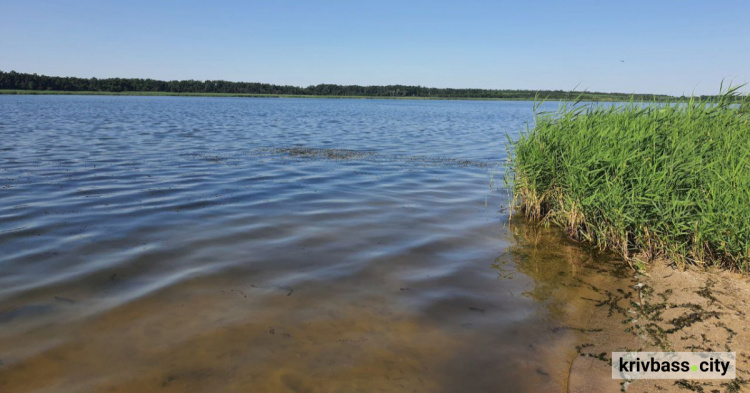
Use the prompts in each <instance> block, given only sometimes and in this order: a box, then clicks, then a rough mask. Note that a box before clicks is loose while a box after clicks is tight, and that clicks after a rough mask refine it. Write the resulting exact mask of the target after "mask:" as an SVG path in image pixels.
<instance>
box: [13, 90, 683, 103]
mask: <svg viewBox="0 0 750 393" xmlns="http://www.w3.org/2000/svg"><path fill="white" fill-rule="evenodd" d="M0 95H81V96H137V97H219V98H222V97H234V98H312V99H355V100H414V101H526V102H538V101H539V100H537V99H536V98H533V97H528V98H527V97H517V98H482V97H418V96H411V97H389V96H342V95H297V94H243V93H172V92H161V91H125V92H111V91H72V90H12V89H0ZM574 100H575V98H570V99H559V98H558V99H549V100H547V101H550V102H560V101H574ZM584 102H627V101H624V100H620V99H609V98H598V99H591V100H589V99H587V100H584ZM656 102H680V100H676V101H675V100H656Z"/></svg>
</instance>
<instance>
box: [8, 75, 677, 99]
mask: <svg viewBox="0 0 750 393" xmlns="http://www.w3.org/2000/svg"><path fill="white" fill-rule="evenodd" d="M0 89H2V90H36V91H91V92H112V93H124V92H164V93H223V94H270V95H300V96H306V95H308V96H344V97H345V96H364V97H424V98H494V99H533V98H534V97H536V96H538V97H540V98H546V99H553V100H558V99H569V100H571V99H577V98H582V99H596V100H599V99H607V100H629V99H631V98H633V99H635V100H652V99H658V100H665V99H670V98H672V97H669V96H665V95H652V94H626V93H597V92H574V91H563V90H492V89H454V88H435V87H423V86H404V85H387V86H358V85H334V84H319V85H312V86H307V87H299V86H282V85H272V84H269V83H257V82H229V81H223V80H205V81H199V80H173V81H160V80H155V79H141V78H106V79H98V78H88V79H86V78H76V77H59V76H47V75H37V74H25V73H20V72H15V71H10V72H3V71H0Z"/></svg>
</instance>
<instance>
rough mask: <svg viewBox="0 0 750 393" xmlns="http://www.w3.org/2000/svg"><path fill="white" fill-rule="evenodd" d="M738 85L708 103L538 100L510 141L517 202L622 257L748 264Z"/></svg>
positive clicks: (743, 104) (745, 142) (745, 130)
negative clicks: (547, 106)
mask: <svg viewBox="0 0 750 393" xmlns="http://www.w3.org/2000/svg"><path fill="white" fill-rule="evenodd" d="M738 89H739V87H734V88H730V89H728V90H725V91H724V93H723V94H721V95H720V96H719V97H718V99H716V100H713V101H701V100H700V99H691V100H690V101H688V102H682V103H672V104H663V103H662V104H660V103H647V104H644V103H636V102H632V101H631V102H630V103H625V104H621V105H602V104H582V103H575V104H564V103H563V104H561V106H560V108H559V110H558V111H557V112H553V113H537V110H538V108H539V106H538V105H537V106H535V113H536V119H535V126H534V127H533V128H532V129H530V130H527V131H526V132H524V133H522V134H521V136H520V138H519V139H518V140H516V141H511V144H510V146H511V152H510V153H511V157H512V165H511V167H510V170H509V176H508V177H506V178H508V179H510V181H511V182H512V184H513V185H512V187H513V193H514V201H515V202H517V204H518V205H519V206H520V209H521V210H522V211H523V212H524V213H525V214H526V216H527V217H529V218H533V219H538V220H543V221H545V222H553V223H556V224H558V225H560V226H562V227H564V228H565V229H566V230H567V231H568V233H569V234H570V235H571V236H572V237H573V238H576V239H579V240H584V241H588V242H592V243H594V244H596V245H598V246H599V247H602V248H610V249H613V250H616V251H618V252H619V253H621V254H622V255H623V257H624V258H625V259H626V260H628V261H630V262H633V261H634V260H635V261H639V263H640V261H644V260H645V261H647V260H650V259H652V258H654V257H656V256H664V257H667V258H670V259H672V260H674V261H676V262H677V263H679V264H682V265H684V264H685V263H691V264H697V265H706V264H718V265H721V266H724V267H731V268H737V269H739V270H742V271H747V269H748V263H749V262H750V123H749V122H750V100H748V97H747V96H745V97H744V98H743V97H741V96H739V95H738V93H737V90H738ZM635 255H638V256H639V257H640V256H643V258H637V259H636V258H633V257H634V256H635Z"/></svg>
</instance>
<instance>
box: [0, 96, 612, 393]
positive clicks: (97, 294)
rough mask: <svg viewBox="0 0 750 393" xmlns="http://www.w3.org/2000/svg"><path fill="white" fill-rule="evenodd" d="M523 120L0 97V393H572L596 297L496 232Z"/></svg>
mask: <svg viewBox="0 0 750 393" xmlns="http://www.w3.org/2000/svg"><path fill="white" fill-rule="evenodd" d="M548 105H549V106H550V108H554V107H555V106H556V104H548ZM532 107H533V103H531V102H502V101H427V100H425V101H406V100H348V99H273V98H188V97H111V96H0V138H1V139H0V162H2V166H1V167H0V390H2V391H9V392H10V391H12V392H24V391H50V392H51V391H55V392H62V391H70V392H79V391H80V392H84V391H113V392H120V391H122V392H127V391H141V392H149V391H165V392H166V391H191V390H194V391H279V392H286V391H290V392H291V391H294V392H307V391H309V392H318V391H321V392H329V391H338V392H355V391H366V392H373V391H384V392H392V391H417V392H422V391H425V392H465V391H488V392H490V391H548V390H561V389H562V388H563V387H564V386H565V383H566V378H567V373H568V368H569V363H570V359H571V357H572V356H576V355H577V354H576V349H575V345H576V343H577V342H579V341H580V337H579V334H580V332H581V331H584V330H585V326H584V325H585V321H586V318H588V317H589V316H590V315H591V309H592V307H593V306H592V305H591V302H587V301H586V300H585V299H583V298H584V297H585V296H583V293H584V292H586V291H588V292H590V290H591V287H592V286H593V285H594V284H592V283H597V284H596V285H606V280H605V279H602V278H601V277H602V274H601V272H602V260H601V258H602V257H601V256H597V255H594V254H593V253H591V252H588V251H586V250H584V249H582V248H581V247H579V246H578V245H576V244H573V243H572V242H570V241H568V240H567V239H566V238H565V236H564V235H563V234H562V233H560V232H559V231H556V230H553V229H544V228H535V227H530V226H528V225H525V224H523V222H519V221H517V220H515V219H514V220H509V212H508V210H507V209H506V207H507V205H508V203H509V195H508V190H507V189H506V187H505V185H504V182H503V177H504V166H503V165H504V163H505V162H506V159H507V157H506V150H505V145H506V134H510V135H511V136H513V135H517V134H518V133H519V132H520V131H522V130H524V129H525V128H526V127H527V124H528V123H529V122H530V121H532ZM605 265H606V264H605ZM613 277H614V275H612V277H610V278H608V279H607V280H616V278H613ZM600 281H602V282H605V283H602V282H600Z"/></svg>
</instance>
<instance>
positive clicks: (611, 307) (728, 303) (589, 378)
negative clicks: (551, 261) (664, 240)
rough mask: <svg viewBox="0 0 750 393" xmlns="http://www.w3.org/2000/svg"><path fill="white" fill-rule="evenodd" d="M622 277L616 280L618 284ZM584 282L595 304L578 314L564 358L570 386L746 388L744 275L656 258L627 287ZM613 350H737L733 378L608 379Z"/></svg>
mask: <svg viewBox="0 0 750 393" xmlns="http://www.w3.org/2000/svg"><path fill="white" fill-rule="evenodd" d="M625 282H627V280H622V283H625ZM596 285H597V283H594V282H590V283H588V287H589V289H590V292H591V293H590V295H591V296H590V298H588V299H589V301H591V302H593V303H594V305H595V306H596V307H593V308H592V309H593V310H592V311H591V312H590V313H588V314H586V315H582V316H581V318H583V319H584V320H582V321H576V322H578V323H582V324H583V325H585V326H586V329H585V330H581V333H580V338H581V340H580V343H579V344H578V346H577V347H576V354H575V355H573V356H572V358H571V361H570V372H569V376H568V381H567V391H569V392H605V391H627V392H657V391H658V392H686V391H687V392H689V391H693V392H745V391H750V354H749V353H748V349H750V325H749V324H748V314H750V303H748V302H747V301H746V299H750V279H748V277H746V276H742V275H740V274H737V273H731V272H727V271H720V270H718V269H716V270H708V271H698V270H697V269H688V270H681V269H678V268H677V267H676V266H674V264H669V263H668V262H665V261H657V262H654V263H652V264H651V265H649V267H648V271H647V273H646V274H635V275H633V277H632V278H631V279H630V282H629V283H628V284H627V287H620V288H615V289H614V290H612V289H611V288H609V289H607V290H601V289H599V288H598V287H597V286H596ZM615 351H670V352H671V351H674V352H691V351H694V352H709V351H711V352H737V359H738V361H737V362H738V364H737V378H736V379H735V380H694V381H686V380H677V381H675V380H636V381H632V382H630V383H628V382H625V381H621V380H613V379H612V378H611V371H610V370H611V369H610V361H611V356H612V352H615Z"/></svg>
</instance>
